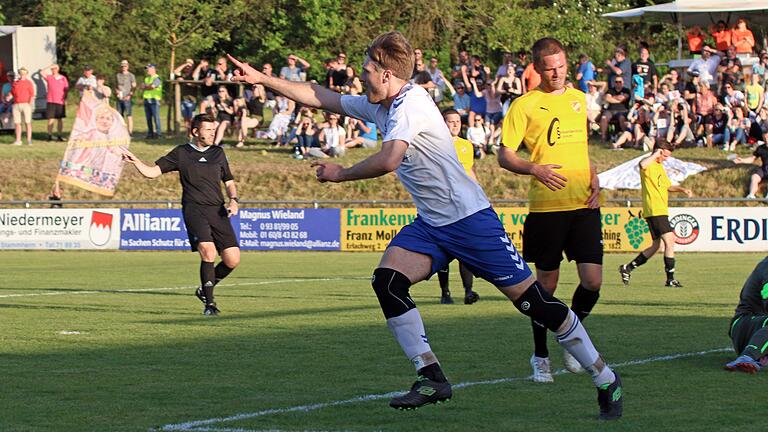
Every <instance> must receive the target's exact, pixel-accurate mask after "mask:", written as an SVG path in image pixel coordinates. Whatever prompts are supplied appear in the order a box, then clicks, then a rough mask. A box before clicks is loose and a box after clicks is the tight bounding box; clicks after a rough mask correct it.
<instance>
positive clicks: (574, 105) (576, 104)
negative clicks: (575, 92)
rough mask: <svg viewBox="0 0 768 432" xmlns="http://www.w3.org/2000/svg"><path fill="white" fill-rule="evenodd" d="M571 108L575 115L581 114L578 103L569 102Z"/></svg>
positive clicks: (579, 103)
mask: <svg viewBox="0 0 768 432" xmlns="http://www.w3.org/2000/svg"><path fill="white" fill-rule="evenodd" d="M571 108H573V110H574V111H576V112H577V113H580V112H581V102H579V101H571Z"/></svg>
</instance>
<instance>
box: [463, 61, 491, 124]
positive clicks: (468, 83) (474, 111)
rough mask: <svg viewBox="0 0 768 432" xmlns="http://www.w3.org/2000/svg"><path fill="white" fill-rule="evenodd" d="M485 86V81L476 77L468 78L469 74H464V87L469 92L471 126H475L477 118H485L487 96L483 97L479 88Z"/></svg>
mask: <svg viewBox="0 0 768 432" xmlns="http://www.w3.org/2000/svg"><path fill="white" fill-rule="evenodd" d="M483 85H485V81H483V80H479V81H478V79H477V78H475V77H469V78H468V77H467V74H466V73H465V74H464V86H465V87H466V88H467V90H468V92H469V124H470V125H473V124H474V123H475V120H474V119H475V117H477V116H480V117H483V118H484V117H485V112H486V111H485V109H486V103H485V96H483V93H482V92H481V91H480V90H479V87H482V86H483Z"/></svg>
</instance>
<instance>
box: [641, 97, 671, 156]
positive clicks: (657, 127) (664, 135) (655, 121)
mask: <svg viewBox="0 0 768 432" xmlns="http://www.w3.org/2000/svg"><path fill="white" fill-rule="evenodd" d="M651 113H652V116H651V130H650V133H649V140H648V141H645V142H644V143H643V150H649V149H650V148H654V146H655V145H656V142H657V141H658V140H664V141H667V142H672V140H673V138H674V131H673V130H672V128H671V127H670V126H671V124H672V120H671V117H672V113H671V112H670V111H669V109H667V104H666V103H660V102H658V101H657V102H656V103H654V104H652V105H651ZM646 144H650V145H649V149H646V148H645V147H646Z"/></svg>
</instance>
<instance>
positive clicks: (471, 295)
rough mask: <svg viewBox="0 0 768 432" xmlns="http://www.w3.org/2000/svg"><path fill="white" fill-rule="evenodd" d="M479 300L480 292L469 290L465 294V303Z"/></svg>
mask: <svg viewBox="0 0 768 432" xmlns="http://www.w3.org/2000/svg"><path fill="white" fill-rule="evenodd" d="M478 300H480V294H478V293H476V292H474V291H472V290H469V291H467V293H466V295H464V304H472V303H477V301H478Z"/></svg>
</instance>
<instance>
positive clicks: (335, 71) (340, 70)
mask: <svg viewBox="0 0 768 432" xmlns="http://www.w3.org/2000/svg"><path fill="white" fill-rule="evenodd" d="M331 64H332V65H334V66H332V69H331V70H330V74H331V75H330V80H329V87H328V88H330V89H331V90H334V91H337V92H340V91H341V87H342V86H343V85H344V83H345V82H346V81H347V55H346V54H345V53H343V52H339V54H338V55H337V56H336V61H335V62H332V63H331Z"/></svg>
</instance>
